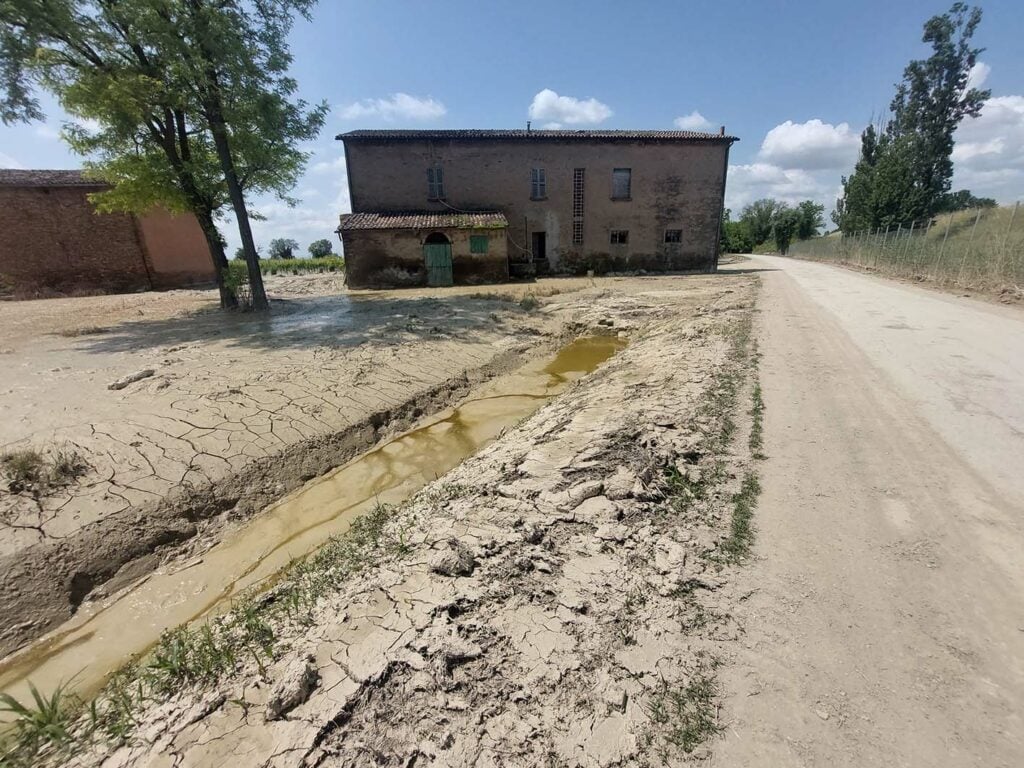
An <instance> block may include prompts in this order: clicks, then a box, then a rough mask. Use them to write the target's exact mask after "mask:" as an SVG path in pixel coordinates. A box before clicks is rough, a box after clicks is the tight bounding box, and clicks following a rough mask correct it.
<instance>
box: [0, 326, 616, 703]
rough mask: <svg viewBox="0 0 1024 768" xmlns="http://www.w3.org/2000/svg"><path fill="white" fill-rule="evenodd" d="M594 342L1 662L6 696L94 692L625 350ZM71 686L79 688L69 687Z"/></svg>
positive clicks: (409, 436) (293, 499)
mask: <svg viewBox="0 0 1024 768" xmlns="http://www.w3.org/2000/svg"><path fill="white" fill-rule="evenodd" d="M625 343H626V342H625V340H623V339H619V338H616V337H611V336H589V337H584V338H580V339H577V340H576V341H573V342H572V343H570V344H568V345H566V346H565V347H563V348H562V349H561V350H560V351H559V352H558V353H557V354H555V355H554V356H553V357H549V358H547V359H540V360H535V361H532V362H530V363H527V364H526V365H524V366H523V367H522V368H520V369H519V370H518V371H516V372H515V373H512V374H509V375H507V376H502V377H500V378H498V379H495V380H494V381H492V382H490V383H489V384H488V385H486V386H485V387H483V388H481V389H480V390H479V391H478V392H477V393H475V396H474V397H472V398H471V399H469V400H466V401H464V402H463V403H461V404H460V405H459V406H458V407H456V408H452V409H449V410H447V411H444V412H442V413H440V414H438V415H436V416H434V417H433V418H432V419H430V420H429V421H428V422H427V423H425V424H424V425H422V426H420V427H417V428H416V429H413V430H410V431H408V432H405V433H403V434H401V435H398V436H397V437H395V438H392V439H390V440H388V441H386V442H384V443H383V444H381V445H379V446H377V447H376V448H374V449H372V450H370V451H368V452H366V453H364V454H362V455H361V456H359V457H357V458H355V459H353V460H352V461H350V462H348V463H347V464H343V465H342V466H340V467H338V468H337V469H335V470H333V471H331V472H329V473H328V474H326V475H324V476H322V477H319V478H317V479H315V480H311V481H310V482H309V483H307V484H306V485H305V486H303V487H302V488H300V489H298V490H297V491H295V492H294V493H291V494H289V495H288V496H286V497H284V498H283V499H281V500H280V501H278V502H276V503H275V504H273V505H271V506H270V507H268V508H267V509H266V510H264V511H263V512H262V513H261V514H260V515H258V516H257V517H255V518H253V519H252V520H250V521H249V522H247V523H246V524H244V525H243V526H241V527H239V528H238V529H236V530H234V531H232V532H230V533H229V534H227V535H226V536H225V537H224V538H223V539H222V540H221V541H220V542H218V543H217V544H216V545H214V546H213V547H211V548H210V549H209V550H208V551H207V552H206V553H204V554H203V555H202V556H201V557H199V558H197V559H195V560H193V561H190V562H187V563H173V564H170V565H168V566H167V567H165V568H162V569H159V570H157V571H155V572H153V573H152V574H150V575H149V576H148V577H146V578H145V579H143V580H141V581H140V582H139V583H137V584H136V585H134V586H133V587H131V588H130V589H128V590H126V591H124V592H122V593H119V594H118V595H115V596H113V597H112V598H110V599H108V600H106V601H100V602H97V603H94V604H87V605H85V606H83V607H82V608H81V609H80V610H79V612H78V614H77V615H76V616H75V618H73V619H72V620H70V621H68V622H67V623H65V624H64V625H63V626H62V627H60V628H59V629H57V630H55V631H54V632H52V633H50V634H49V635H46V636H44V637H42V638H40V639H39V640H38V641H37V642H35V643H33V644H32V645H31V646H29V647H27V648H25V649H24V650H22V651H19V652H18V653H15V654H12V655H11V656H9V657H8V658H6V659H4V660H3V661H0V690H3V691H4V692H6V693H9V694H11V695H13V696H14V697H15V698H18V699H20V700H21V701H26V700H29V687H28V686H29V682H30V681H31V683H32V684H33V685H35V686H36V688H38V689H39V690H40V691H43V692H47V691H51V690H53V689H54V688H56V686H58V685H60V684H62V683H67V684H69V687H70V688H72V689H74V690H75V691H76V692H77V693H79V694H80V695H82V696H90V695H92V694H94V693H95V692H96V691H98V690H99V688H100V687H101V686H102V685H103V683H104V682H105V681H106V679H107V678H108V677H109V676H110V674H111V673H113V672H114V671H116V670H117V669H118V668H119V667H121V666H122V665H124V664H125V663H127V662H128V661H129V660H130V659H132V658H134V657H138V656H139V655H141V654H144V653H145V652H146V651H147V650H148V649H149V648H151V647H152V646H153V645H154V644H155V643H156V641H157V640H158V639H159V638H160V634H161V633H162V632H164V631H165V630H167V629H170V628H172V627H176V626H179V625H181V624H187V623H189V622H191V621H195V620H196V619H199V618H202V617H204V616H206V615H208V614H210V613H211V612H212V611H215V610H216V609H217V608H218V607H220V606H225V605H227V604H229V602H230V600H231V598H232V597H234V596H236V595H238V594H239V593H240V592H242V591H244V590H249V589H253V588H259V587H260V585H264V584H266V583H267V582H268V581H270V580H271V579H272V578H273V577H274V576H275V574H278V573H279V572H280V571H281V569H282V568H284V567H285V566H287V565H288V564H289V563H290V562H291V561H293V560H295V559H296V558H301V557H304V556H305V555H308V554H309V553H310V552H312V551H314V550H315V549H317V548H318V547H319V546H320V545H321V544H323V543H324V542H325V541H326V540H327V539H328V538H329V537H331V536H335V535H337V534H340V533H343V532H344V531H345V530H346V529H347V528H348V527H349V525H350V524H351V522H352V520H353V519H354V518H356V517H357V516H358V515H360V514H362V513H364V512H366V511H367V510H368V509H370V508H372V507H373V506H375V505H376V504H378V503H383V504H397V503H400V502H401V501H403V500H405V499H406V498H408V497H409V496H411V495H412V494H413V493H415V492H416V491H418V490H419V489H420V488H422V487H423V486H425V485H426V484H427V483H429V482H431V481H432V480H434V479H436V478H437V477H439V476H440V475H442V474H444V473H445V472H447V471H448V470H450V469H451V468H453V467H455V466H456V465H458V464H459V463H460V462H461V461H463V460H464V459H465V458H467V457H468V456H470V455H471V454H473V453H475V452H476V451H478V450H479V449H480V448H482V447H483V446H484V445H486V444H487V443H489V442H491V441H492V440H494V439H495V438H496V437H498V435H499V434H501V432H502V431H503V430H504V429H506V428H508V427H510V426H512V425H514V424H516V423H517V422H519V421H520V420H521V419H523V418H525V417H526V416H529V415H530V414H532V413H533V412H534V411H536V410H537V409H538V408H540V406H541V405H543V404H544V402H545V401H547V400H548V399H550V398H552V397H554V396H555V395H557V394H559V393H560V392H562V391H563V390H564V389H565V388H566V387H567V386H568V385H569V384H570V383H571V382H573V381H575V380H576V379H578V378H580V377H581V376H583V375H585V374H587V373H589V372H591V371H593V370H594V369H595V368H597V366H598V365H600V364H601V363H602V362H604V361H605V360H607V359H608V358H609V357H611V356H612V355H614V354H615V353H616V352H617V351H618V350H620V349H621V348H622V347H623V346H625ZM69 681H70V683H69Z"/></svg>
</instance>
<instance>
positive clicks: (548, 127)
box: [541, 123, 565, 131]
mask: <svg viewBox="0 0 1024 768" xmlns="http://www.w3.org/2000/svg"><path fill="white" fill-rule="evenodd" d="M564 127H565V126H564V125H562V124H561V123H544V125H542V126H541V128H543V129H544V130H545V131H560V130H562V129H563V128H564Z"/></svg>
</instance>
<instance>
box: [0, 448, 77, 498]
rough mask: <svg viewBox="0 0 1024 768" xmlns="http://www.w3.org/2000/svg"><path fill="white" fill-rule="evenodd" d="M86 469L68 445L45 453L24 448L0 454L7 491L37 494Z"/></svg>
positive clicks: (74, 476) (58, 485)
mask: <svg viewBox="0 0 1024 768" xmlns="http://www.w3.org/2000/svg"><path fill="white" fill-rule="evenodd" d="M88 471H89V465H88V464H87V463H86V461H85V459H84V458H82V455H81V454H80V453H78V451H75V450H73V449H71V448H67V447H64V448H58V449H55V450H52V451H51V452H50V453H49V454H46V453H44V452H42V451H38V450H36V449H34V448H24V449H22V450H19V451H11V452H10V453H5V454H3V455H0V475H2V477H3V479H4V482H6V484H7V490H8V491H10V492H11V493H29V494H31V495H32V496H33V497H35V498H41V497H43V496H46V495H47V494H49V493H51V492H52V491H53V490H55V489H56V488H60V487H62V486H65V485H67V484H68V483H71V482H73V481H74V480H76V479H78V478H79V477H81V476H82V475H84V474H86V473H87V472H88Z"/></svg>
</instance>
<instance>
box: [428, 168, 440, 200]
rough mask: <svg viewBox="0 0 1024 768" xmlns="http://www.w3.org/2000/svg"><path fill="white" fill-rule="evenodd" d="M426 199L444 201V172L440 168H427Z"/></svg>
mask: <svg viewBox="0 0 1024 768" xmlns="http://www.w3.org/2000/svg"><path fill="white" fill-rule="evenodd" d="M427 199H428V200H444V172H443V171H442V170H441V168H440V166H435V167H434V168H427Z"/></svg>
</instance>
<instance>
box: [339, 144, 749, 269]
mask: <svg viewBox="0 0 1024 768" xmlns="http://www.w3.org/2000/svg"><path fill="white" fill-rule="evenodd" d="M338 139H340V140H341V141H343V142H344V144H345V158H346V163H347V167H348V182H349V191H350V195H351V200H352V210H353V211H354V213H353V214H346V215H344V216H342V220H341V225H340V226H339V228H338V232H339V234H340V236H341V238H342V242H343V243H344V247H345V261H346V265H347V275H348V281H349V285H350V286H353V287H362V286H374V285H394V284H408V283H426V282H428V281H429V280H430V279H431V278H433V279H434V281H437V280H438V279H440V276H441V272H438V271H437V269H436V268H437V267H439V266H440V267H444V266H445V247H444V246H447V258H448V259H449V260H450V273H451V275H452V278H453V279H454V280H455V282H483V281H494V280H501V279H504V278H506V277H508V276H509V275H512V276H517V275H530V274H535V273H541V274H543V273H546V272H551V273H581V272H585V271H587V270H589V269H593V270H595V271H596V272H598V273H601V272H608V271H627V270H641V269H642V270H648V271H700V272H712V271H714V270H715V269H716V268H717V265H718V243H719V228H720V222H721V215H722V204H723V200H724V196H725V181H726V169H727V168H728V158H729V147H730V146H731V145H732V143H733V142H734V141H736V140H737V139H736V138H735V137H733V136H726V135H725V131H724V130H723V131H722V132H721V133H718V134H713V133H697V132H692V131H563V130H559V131H531V130H529V129H527V130H525V131H524V130H437V131H406V130H397V131H376V130H368V131H367V130H364V131H352V132H350V133H345V134H342V135H340V136H338ZM499 215H500V216H501V217H502V219H503V221H504V226H502V225H501V224H500V223H498V220H497V219H496V218H494V217H496V216H499ZM367 216H369V217H373V218H372V220H373V221H388V222H390V223H391V225H390V226H388V227H378V226H374V227H372V228H368V227H366V226H364V225H362V224H361V223H359V222H364V221H369V220H370V219H366V218H365V217H367ZM432 216H433V217H438V216H440V217H442V218H438V219H432V218H431V217H432ZM459 216H462V217H471V216H479V217H491V218H489V219H488V221H491V222H492V223H491V225H490V227H489V228H481V227H478V226H476V225H475V224H474V223H473V221H472V220H471V219H470V218H464V219H463V225H464V226H461V227H457V228H456V230H455V231H454V233H453V232H451V231H449V229H446V228H445V227H444V226H442V223H443V222H451V221H457V220H458V217H459ZM484 229H486V232H485V231H484ZM371 230H372V232H373V234H372V236H371V235H369V234H368V231H371ZM484 234H486V235H487V243H486V246H485V244H484V240H483V239H482V238H483V236H484ZM474 238H476V239H475V240H474ZM474 243H475V245H474ZM485 247H486V248H487V250H483V249H484V248H485ZM501 259H504V262H505V269H500V268H499V266H498V263H497V262H499V261H500V260H501ZM428 261H429V262H431V266H432V267H434V268H435V269H434V271H432V270H431V269H428ZM442 271H443V270H442Z"/></svg>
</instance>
